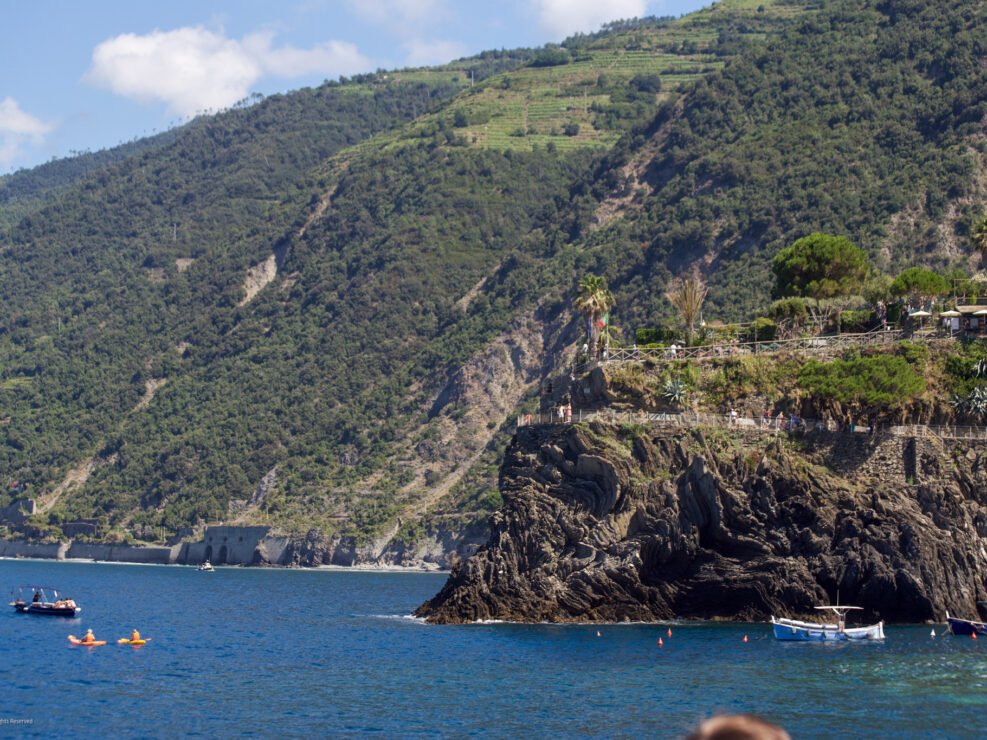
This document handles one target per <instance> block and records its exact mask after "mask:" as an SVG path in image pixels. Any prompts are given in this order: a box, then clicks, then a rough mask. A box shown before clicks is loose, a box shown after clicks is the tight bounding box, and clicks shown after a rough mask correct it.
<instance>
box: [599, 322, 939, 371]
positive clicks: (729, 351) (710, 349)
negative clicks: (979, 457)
mask: <svg viewBox="0 0 987 740" xmlns="http://www.w3.org/2000/svg"><path fill="white" fill-rule="evenodd" d="M903 339H909V340H912V341H920V342H932V341H936V340H941V339H947V337H946V336H944V335H940V334H936V333H926V334H913V333H910V332H905V331H901V330H900V329H896V330H888V331H871V332H867V333H865V334H835V335H833V336H822V337H800V338H798V339H778V340H772V341H759V342H729V343H725V344H708V345H702V346H698V347H678V346H676V347H675V349H672V348H671V347H661V348H654V347H648V348H645V347H618V348H614V349H610V350H608V351H607V352H606V354H605V356H604V357H602V358H601V362H604V363H609V362H640V361H641V360H649V359H650V360H694V359H698V360H708V359H716V358H720V357H736V356H741V355H762V354H774V353H777V352H801V353H807V354H813V353H824V352H832V351H835V350H846V349H851V348H854V347H873V346H882V345H888V344H893V343H895V342H900V341H902V340H903Z"/></svg>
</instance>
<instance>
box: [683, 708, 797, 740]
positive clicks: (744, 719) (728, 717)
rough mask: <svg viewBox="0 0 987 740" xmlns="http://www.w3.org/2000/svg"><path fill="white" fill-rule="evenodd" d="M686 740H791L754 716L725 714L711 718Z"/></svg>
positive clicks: (783, 732)
mask: <svg viewBox="0 0 987 740" xmlns="http://www.w3.org/2000/svg"><path fill="white" fill-rule="evenodd" d="M686 740H791V737H790V736H789V735H788V733H787V732H785V731H784V730H783V729H782V728H780V727H779V726H778V725H774V724H771V723H770V722H767V721H765V720H763V719H761V718H760V717H755V716H754V715H753V714H723V715H720V716H718V717H710V718H709V719H708V720H706V721H705V722H703V723H702V724H701V725H699V727H698V728H696V730H695V731H694V732H692V734H690V735H689V736H688V737H687V738H686Z"/></svg>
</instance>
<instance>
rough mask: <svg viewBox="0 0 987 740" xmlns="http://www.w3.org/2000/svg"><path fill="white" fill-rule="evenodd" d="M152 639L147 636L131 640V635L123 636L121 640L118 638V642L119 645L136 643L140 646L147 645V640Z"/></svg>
mask: <svg viewBox="0 0 987 740" xmlns="http://www.w3.org/2000/svg"><path fill="white" fill-rule="evenodd" d="M150 639H151V638H150V637H147V638H143V639H140V640H131V639H130V638H129V637H121V638H120V639H119V640H117V644H118V645H136V646H138V647H139V646H141V645H146V644H147V641H148V640H150Z"/></svg>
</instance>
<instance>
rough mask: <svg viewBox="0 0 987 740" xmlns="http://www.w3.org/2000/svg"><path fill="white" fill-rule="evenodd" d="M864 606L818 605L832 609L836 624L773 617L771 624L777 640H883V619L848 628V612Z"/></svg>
mask: <svg viewBox="0 0 987 740" xmlns="http://www.w3.org/2000/svg"><path fill="white" fill-rule="evenodd" d="M862 608H863V607H859V606H817V607H816V609H828V610H830V611H832V612H833V613H834V614H835V615H836V624H818V623H816V622H802V621H800V620H798V619H784V618H780V619H775V618H774V617H771V626H772V628H773V629H774V634H775V639H776V640H794V641H796V642H847V641H857V640H883V639H884V622H883V621H881V622H878V623H877V624H872V625H869V626H867V627H850V628H847V626H846V615H847V612H849V611H850V610H852V609H862Z"/></svg>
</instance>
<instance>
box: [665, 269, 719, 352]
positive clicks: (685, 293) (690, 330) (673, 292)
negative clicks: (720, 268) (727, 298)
mask: <svg viewBox="0 0 987 740" xmlns="http://www.w3.org/2000/svg"><path fill="white" fill-rule="evenodd" d="M708 293H709V288H707V287H706V283H704V282H703V279H702V278H701V277H699V270H693V271H692V274H691V275H689V276H688V277H681V278H676V279H675V280H673V281H672V282H671V283H670V284H669V286H668V291H667V292H666V293H665V297H666V298H668V300H669V301H671V302H672V305H673V306H675V308H677V309H678V310H679V316H680V317H681V319H682V324H683V326H684V327H685V343H686V346H688V345H690V344H692V335H693V334H694V333H695V330H696V319H697V318H699V312H700V311H702V308H703V301H705V300H706V295H707V294H708Z"/></svg>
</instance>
